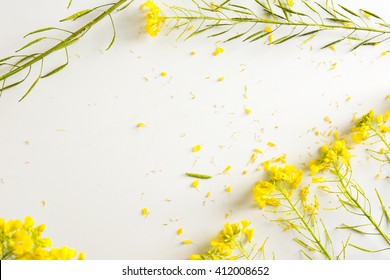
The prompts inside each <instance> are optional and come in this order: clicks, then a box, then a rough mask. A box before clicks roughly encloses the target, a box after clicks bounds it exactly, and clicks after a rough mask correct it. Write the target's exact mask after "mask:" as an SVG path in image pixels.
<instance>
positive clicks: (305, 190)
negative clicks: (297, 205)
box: [301, 187, 310, 202]
mask: <svg viewBox="0 0 390 280" xmlns="http://www.w3.org/2000/svg"><path fill="white" fill-rule="evenodd" d="M309 193H310V190H309V188H308V187H304V188H302V189H301V201H303V202H306V201H307V197H308V195H309Z"/></svg>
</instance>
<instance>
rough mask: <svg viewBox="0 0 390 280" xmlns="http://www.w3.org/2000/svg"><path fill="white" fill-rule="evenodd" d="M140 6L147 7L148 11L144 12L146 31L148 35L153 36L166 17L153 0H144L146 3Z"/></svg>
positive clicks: (159, 29) (158, 30)
mask: <svg viewBox="0 0 390 280" xmlns="http://www.w3.org/2000/svg"><path fill="white" fill-rule="evenodd" d="M142 8H148V9H149V12H148V13H147V14H146V31H147V32H148V33H149V35H151V36H153V37H154V36H156V35H157V34H158V33H159V32H160V31H161V27H162V26H163V24H164V22H165V20H166V17H165V15H164V14H163V13H162V11H161V9H160V8H159V7H158V6H157V5H156V4H155V3H154V1H151V0H148V1H146V3H145V4H143V5H142Z"/></svg>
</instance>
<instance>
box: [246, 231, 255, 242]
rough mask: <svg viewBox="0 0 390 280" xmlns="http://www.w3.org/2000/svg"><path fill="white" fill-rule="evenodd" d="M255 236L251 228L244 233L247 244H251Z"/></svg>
mask: <svg viewBox="0 0 390 280" xmlns="http://www.w3.org/2000/svg"><path fill="white" fill-rule="evenodd" d="M254 234H255V229H254V228H251V229H248V230H246V231H245V236H246V239H247V240H248V242H252V239H253V235H254Z"/></svg>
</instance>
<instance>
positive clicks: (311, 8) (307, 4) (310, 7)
mask: <svg viewBox="0 0 390 280" xmlns="http://www.w3.org/2000/svg"><path fill="white" fill-rule="evenodd" d="M302 3H303V4H305V5H306V6H307V7H308V8H309V9H310V10H312V11H313V12H315V13H316V14H318V12H317V10H316V9H314V8H313V6H311V5H310V4H309V3H307V2H306V1H302Z"/></svg>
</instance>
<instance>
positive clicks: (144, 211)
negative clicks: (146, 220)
mask: <svg viewBox="0 0 390 280" xmlns="http://www.w3.org/2000/svg"><path fill="white" fill-rule="evenodd" d="M141 212H142V215H144V216H148V215H149V214H150V212H149V209H148V208H142V210H141Z"/></svg>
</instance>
